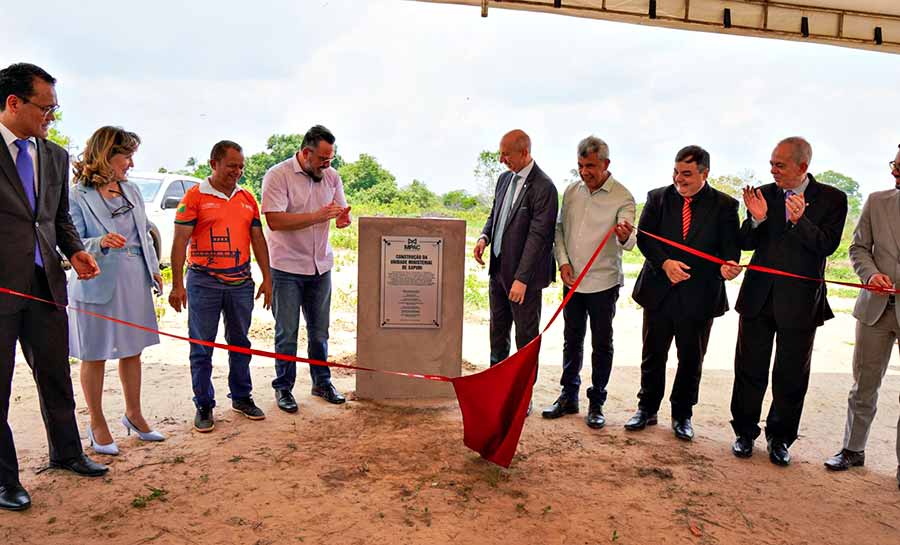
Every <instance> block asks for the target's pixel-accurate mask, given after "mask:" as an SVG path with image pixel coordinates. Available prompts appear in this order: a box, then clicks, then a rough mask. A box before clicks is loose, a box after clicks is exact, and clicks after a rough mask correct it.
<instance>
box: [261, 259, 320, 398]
mask: <svg viewBox="0 0 900 545" xmlns="http://www.w3.org/2000/svg"><path fill="white" fill-rule="evenodd" d="M301 311H302V312H303V320H304V321H305V322H306V353H307V357H308V358H310V359H313V360H320V361H325V360H327V359H328V324H329V322H330V320H331V271H328V272H325V273H322V274H293V273H289V272H284V271H279V270H278V269H272V314H273V315H274V316H275V352H277V353H278V354H285V355H288V356H296V355H297V333H298V332H299V328H300V312H301ZM309 376H310V378H311V379H312V383H313V386H320V387H321V386H327V385H328V384H330V383H331V368H329V367H325V366H324V365H310V366H309ZM296 380H297V363H296V362H293V361H283V360H276V361H275V380H273V381H272V388H275V389H276V390H291V389H293V388H294V382H296Z"/></svg>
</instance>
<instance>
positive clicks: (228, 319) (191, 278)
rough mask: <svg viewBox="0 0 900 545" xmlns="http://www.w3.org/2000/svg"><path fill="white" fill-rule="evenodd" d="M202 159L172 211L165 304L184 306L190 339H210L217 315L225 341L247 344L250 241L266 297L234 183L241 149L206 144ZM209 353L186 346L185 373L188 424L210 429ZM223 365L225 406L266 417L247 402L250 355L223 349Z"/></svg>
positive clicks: (251, 212)
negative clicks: (198, 180)
mask: <svg viewBox="0 0 900 545" xmlns="http://www.w3.org/2000/svg"><path fill="white" fill-rule="evenodd" d="M209 164H210V166H211V167H212V170H213V174H212V176H210V177H209V178H208V179H207V180H206V181H205V182H203V183H202V184H200V185H198V186H194V187H192V188H191V189H190V190H188V192H187V193H185V195H184V198H183V199H182V201H181V204H179V206H178V211H177V213H176V215H175V239H174V241H173V243H172V292H171V293H170V294H169V304H171V305H172V308H174V309H175V310H176V311H177V312H181V309H182V308H185V307H187V309H188V334H189V335H190V337H191V338H194V339H200V340H204V341H214V340H215V339H216V333H217V332H218V329H219V316H223V317H224V321H225V341H226V342H227V343H228V344H230V345H234V346H241V347H247V348H249V347H250V340H249V339H248V338H247V331H248V330H249V329H250V316H251V314H252V312H253V278H252V276H251V269H250V247H251V246H252V247H253V254H254V255H255V256H256V261H257V264H258V265H259V269H260V271H261V272H262V277H263V281H262V284H260V287H259V291H257V293H256V298H257V299H258V298H259V296H260V295H263V296H264V300H263V301H264V305H265V307H266V308H269V306H270V302H271V298H272V279H271V276H270V271H269V252H268V249H267V247H266V239H265V237H264V235H263V232H262V224H261V222H260V220H259V208H258V207H257V205H256V199H255V198H254V197H253V195H252V194H251V193H250V192H249V191H247V190H246V189H244V188H242V187H238V186H237V181H238V180H239V179H240V178H241V175H242V174H243V173H244V154H243V153H242V150H241V147H240V146H239V145H237V144H236V143H234V142H230V141H228V140H223V141H221V142H219V143H217V144H216V145H215V146H213V149H212V153H211V154H210V159H209ZM188 242H190V253H189V258H188V273H187V290H185V288H184V281H183V270H184V262H185V249H186V247H187V245H188ZM212 352H213V349H212V348H211V347H207V346H201V345H199V344H191V356H190V359H191V379H192V382H193V387H194V404H195V405H196V406H197V415H196V416H195V417H194V429H196V430H197V431H199V432H209V431H212V430H213V428H214V427H215V423H214V421H213V415H212V409H213V407H215V405H216V400H215V390H214V389H213V385H212V379H211V378H212ZM228 364H229V372H228V387H229V390H230V393H229V397H230V398H231V407H232V409H233V410H234V411H235V412H238V413H240V414H243V415H244V416H246V417H247V418H249V419H251V420H262V419H264V418H265V417H266V415H265V414H264V413H263V412H262V410H260V408H259V407H257V406H256V404H255V403H253V398H252V397H251V395H250V392H251V391H252V389H253V385H252V383H251V381H250V356H249V355H248V354H240V353H237V352H229V353H228Z"/></svg>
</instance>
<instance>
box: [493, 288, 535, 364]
mask: <svg viewBox="0 0 900 545" xmlns="http://www.w3.org/2000/svg"><path fill="white" fill-rule="evenodd" d="M488 297H489V301H490V306H491V326H490V328H491V366H492V367H493V366H494V365H497V364H498V363H500V362H501V361H503V360H505V359H506V358H507V357H509V349H510V332H511V330H512V326H513V324H514V323H515V325H516V348H517V349H519V350H521V349H522V348H523V347H524V346H525V345H526V344H528V343H530V342H531V341H532V339H534V338H535V337H537V336H538V328H539V327H540V323H541V290H537V289H530V290H527V291H526V292H525V299H524V300H523V301H522V303H521V304H519V303H513V302H512V301H510V300H509V288H508V287H507V286H504V285H503V282H502V281H501V280H500V279H499V278H496V277H494V276H492V277H491V278H490V282H489V284H488ZM535 381H537V375H535Z"/></svg>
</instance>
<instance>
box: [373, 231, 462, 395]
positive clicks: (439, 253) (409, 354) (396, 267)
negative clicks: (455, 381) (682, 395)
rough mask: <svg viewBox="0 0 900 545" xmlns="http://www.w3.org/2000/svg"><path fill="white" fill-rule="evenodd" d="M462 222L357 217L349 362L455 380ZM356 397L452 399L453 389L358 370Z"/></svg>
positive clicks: (458, 361)
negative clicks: (353, 344) (354, 313)
mask: <svg viewBox="0 0 900 545" xmlns="http://www.w3.org/2000/svg"><path fill="white" fill-rule="evenodd" d="M465 250H466V222H465V221H462V220H457V219H442V218H381V217H379V218H360V219H359V262H358V266H359V268H358V271H359V273H358V274H359V277H358V286H359V288H358V303H357V324H356V328H357V329H356V331H357V334H356V353H357V364H358V365H360V366H363V367H370V368H373V369H389V370H392V371H401V372H407V373H420V374H430V375H444V376H450V377H456V376H459V375H460V373H461V363H462V333H463V292H464V282H465ZM356 395H357V396H358V397H359V398H360V399H373V400H381V399H425V398H452V397H454V393H453V387H452V386H451V385H450V384H448V383H444V382H435V381H426V380H417V379H411V378H406V377H402V376H396V375H387V374H382V373H371V372H359V373H357V376H356Z"/></svg>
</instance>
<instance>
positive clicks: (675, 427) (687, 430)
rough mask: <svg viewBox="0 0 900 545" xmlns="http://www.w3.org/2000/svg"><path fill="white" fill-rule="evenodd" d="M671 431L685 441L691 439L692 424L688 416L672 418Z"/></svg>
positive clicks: (692, 435)
mask: <svg viewBox="0 0 900 545" xmlns="http://www.w3.org/2000/svg"><path fill="white" fill-rule="evenodd" d="M672 431H674V432H675V437H677V438H679V439H683V440H685V441H691V440H692V439H693V438H694V426H693V425H692V424H691V419H690V418H673V419H672Z"/></svg>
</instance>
